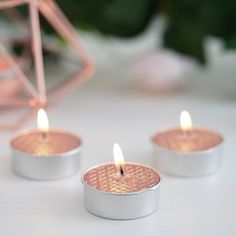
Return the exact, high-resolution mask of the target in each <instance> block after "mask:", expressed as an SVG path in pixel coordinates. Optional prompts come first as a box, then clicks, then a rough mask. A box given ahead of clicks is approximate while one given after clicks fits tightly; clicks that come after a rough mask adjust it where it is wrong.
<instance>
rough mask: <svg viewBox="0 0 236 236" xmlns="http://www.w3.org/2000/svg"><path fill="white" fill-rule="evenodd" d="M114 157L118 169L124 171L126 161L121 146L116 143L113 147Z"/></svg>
mask: <svg viewBox="0 0 236 236" xmlns="http://www.w3.org/2000/svg"><path fill="white" fill-rule="evenodd" d="M113 156H114V160H115V164H116V167H117V168H118V169H123V167H124V166H125V160H124V156H123V153H122V150H121V148H120V145H119V144H118V143H114V145H113Z"/></svg>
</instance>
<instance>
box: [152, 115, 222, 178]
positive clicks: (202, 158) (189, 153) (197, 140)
mask: <svg viewBox="0 0 236 236" xmlns="http://www.w3.org/2000/svg"><path fill="white" fill-rule="evenodd" d="M152 142H153V144H154V147H155V155H153V159H154V162H155V163H156V166H157V168H158V169H159V170H161V171H163V172H167V173H169V174H173V175H180V176H200V175H207V174H211V173H213V172H215V171H216V170H217V169H218V167H219V166H220V163H221V151H222V143H223V137H222V135H220V134H219V133H217V132H214V131H212V130H209V129H207V128H202V127H195V126H192V120H191V117H190V115H189V113H188V112H186V111H183V112H182V113H181V115H180V127H173V128H167V129H163V130H161V131H160V132H158V133H157V134H156V135H155V136H154V137H153V138H152Z"/></svg>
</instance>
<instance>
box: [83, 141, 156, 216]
mask: <svg viewBox="0 0 236 236" xmlns="http://www.w3.org/2000/svg"><path fill="white" fill-rule="evenodd" d="M113 154H114V159H115V164H113V163H107V164H102V165H99V166H95V167H92V168H91V169H89V170H88V171H86V173H85V174H84V175H83V176H82V183H83V184H84V202H85V208H86V209H87V210H88V211H89V212H91V213H92V214H94V215H97V216H101V217H104V218H109V219H134V218H140V217H144V216H146V215H149V214H151V213H153V212H154V211H155V210H156V209H157V208H158V204H159V198H160V176H159V174H158V173H157V172H156V171H155V170H153V169H151V168H149V167H147V166H144V165H141V164H136V163H125V162H124V158H123V154H122V151H121V149H120V146H119V145H118V144H114V147H113Z"/></svg>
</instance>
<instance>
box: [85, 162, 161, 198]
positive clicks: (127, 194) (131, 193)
mask: <svg viewBox="0 0 236 236" xmlns="http://www.w3.org/2000/svg"><path fill="white" fill-rule="evenodd" d="M125 163H126V164H133V165H139V166H142V167H146V168H149V169H151V170H153V171H154V172H156V173H157V174H158V177H159V182H158V183H157V184H156V185H154V186H153V187H151V188H147V189H143V190H140V191H136V192H129V193H115V192H114V193H113V192H106V191H102V190H99V189H96V188H94V187H92V186H90V185H89V184H87V183H86V182H85V181H84V176H85V174H86V173H87V172H88V171H90V170H92V169H95V168H98V167H101V166H104V165H111V164H112V165H115V164H114V163H113V162H106V163H102V164H98V165H95V166H92V167H90V168H88V169H87V170H86V171H84V172H83V174H82V177H81V182H82V184H83V185H84V186H87V187H88V188H89V189H91V190H93V191H97V192H100V193H104V194H108V195H113V196H114V195H116V196H130V195H137V194H140V193H143V192H146V191H151V190H155V189H156V188H158V187H159V186H160V183H161V176H160V174H159V172H157V171H156V170H155V169H154V168H151V167H149V166H147V165H144V164H139V163H136V162H125Z"/></svg>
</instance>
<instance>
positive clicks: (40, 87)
mask: <svg viewBox="0 0 236 236" xmlns="http://www.w3.org/2000/svg"><path fill="white" fill-rule="evenodd" d="M22 5H28V7H29V18H30V27H31V43H32V45H31V48H32V54H33V61H34V68H35V78H36V83H37V86H36V88H35V87H34V86H33V84H32V82H31V81H30V78H29V77H28V76H27V75H26V74H25V73H24V71H23V70H22V68H21V67H20V66H19V64H18V63H17V62H16V61H15V60H14V58H13V57H12V56H11V55H10V54H9V53H8V52H7V50H6V49H5V48H4V46H3V45H2V44H1V43H0V55H1V56H2V57H3V58H4V59H5V60H6V63H8V65H9V66H10V67H11V70H12V71H13V72H14V73H15V75H16V78H17V80H18V82H19V84H20V85H21V87H22V88H23V89H24V91H26V92H27V93H28V95H29V96H28V97H29V98H27V99H26V98H1V97H0V106H6V107H9V106H12V107H18V108H19V107H24V108H27V109H28V112H27V114H26V115H25V116H24V117H22V118H21V119H19V120H18V121H17V123H15V124H12V125H10V124H9V125H2V126H0V129H4V130H15V129H18V128H19V127H20V126H21V125H23V123H24V121H27V119H28V118H30V116H32V114H33V113H34V112H35V110H37V109H38V108H39V107H42V106H44V107H45V106H46V107H47V106H50V105H52V104H53V103H55V102H57V101H58V100H59V99H60V98H61V97H63V96H65V94H67V93H69V92H71V91H72V90H73V89H75V88H76V87H77V86H79V85H80V84H81V83H83V82H85V81H86V80H87V79H89V78H90V77H91V76H92V75H93V74H94V71H95V68H94V64H93V62H92V60H91V58H90V57H89V55H88V53H87V52H86V50H85V49H84V47H83V46H82V43H81V41H80V40H79V36H78V33H77V32H76V31H75V29H74V28H73V26H72V25H71V23H70V22H69V21H68V19H67V18H66V16H65V15H64V14H63V12H62V11H61V9H60V8H59V7H58V5H57V4H56V3H55V1H53V0H1V1H0V9H9V8H15V7H19V6H22ZM39 13H41V14H42V15H43V16H44V18H45V19H46V20H47V21H48V23H49V24H50V25H51V26H52V27H53V28H54V30H55V31H56V32H57V33H58V35H60V36H61V37H62V38H63V39H64V41H65V42H66V43H67V44H69V45H70V46H71V47H72V48H73V50H74V52H75V53H76V55H78V59H79V61H76V62H75V63H80V65H81V63H82V69H80V70H79V71H78V72H77V73H76V74H74V75H73V76H70V77H69V78H66V79H64V80H63V81H61V82H60V83H58V84H57V85H56V86H54V87H52V88H51V89H50V90H47V88H46V83H45V72H44V63H43V55H42V39H41V30H40V22H39Z"/></svg>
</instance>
